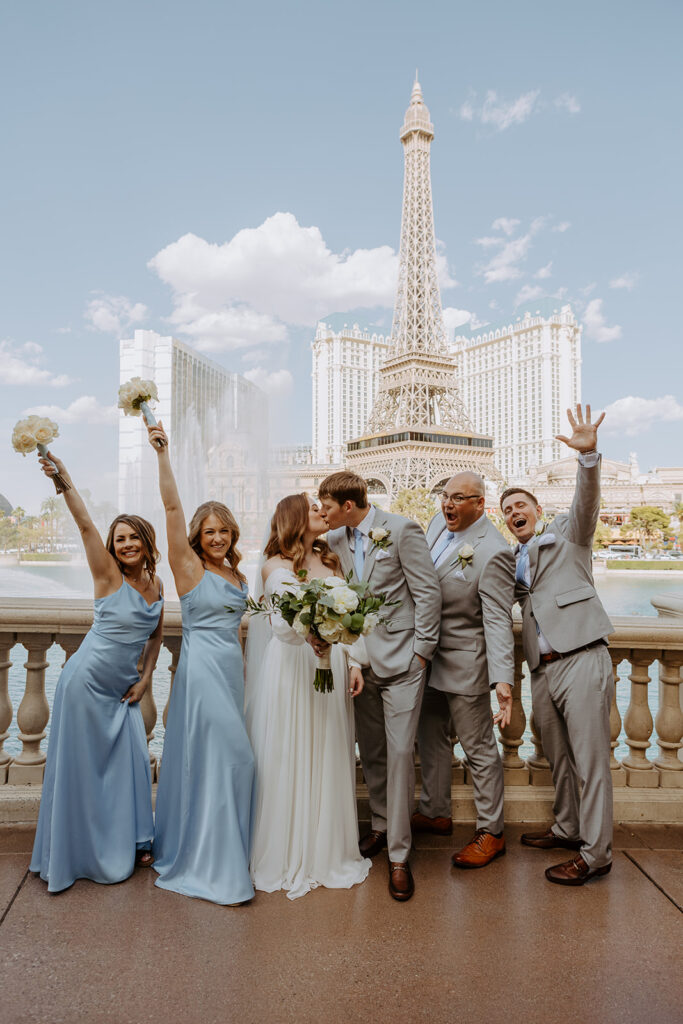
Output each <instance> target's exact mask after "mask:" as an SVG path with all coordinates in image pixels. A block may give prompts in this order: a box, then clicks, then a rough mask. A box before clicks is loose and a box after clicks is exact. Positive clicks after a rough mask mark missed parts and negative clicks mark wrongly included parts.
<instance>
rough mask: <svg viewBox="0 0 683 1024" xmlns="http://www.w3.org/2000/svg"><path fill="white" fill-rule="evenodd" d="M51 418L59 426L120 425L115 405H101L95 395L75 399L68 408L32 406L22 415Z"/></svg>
mask: <svg viewBox="0 0 683 1024" xmlns="http://www.w3.org/2000/svg"><path fill="white" fill-rule="evenodd" d="M31 414H35V415H36V416H49V417H50V419H53V420H56V421H57V423H58V425H59V426H60V427H61V426H67V425H69V424H73V423H93V424H101V425H109V424H111V423H118V420H119V410H118V408H117V407H116V406H115V405H100V403H99V402H98V401H97V399H96V398H95V397H94V396H93V395H81V397H80V398H76V399H74V401H73V402H71V404H70V405H67V406H66V408H65V407H63V406H61V405H32V406H30V408H28V409H24V412H23V414H22V415H24V416H30V415H31Z"/></svg>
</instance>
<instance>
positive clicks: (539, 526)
mask: <svg viewBox="0 0 683 1024" xmlns="http://www.w3.org/2000/svg"><path fill="white" fill-rule="evenodd" d="M547 525H548V524H547V523H546V521H545V519H538V520H537V521H536V525H535V526H534V536H535V537H540V536H541V534H543V533H545V530H546V527H547Z"/></svg>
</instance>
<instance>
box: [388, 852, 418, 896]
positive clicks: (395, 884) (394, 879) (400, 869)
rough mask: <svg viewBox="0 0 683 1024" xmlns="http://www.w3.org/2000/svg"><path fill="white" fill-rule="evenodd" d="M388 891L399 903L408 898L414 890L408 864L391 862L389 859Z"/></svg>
mask: <svg viewBox="0 0 683 1024" xmlns="http://www.w3.org/2000/svg"><path fill="white" fill-rule="evenodd" d="M389 892H390V893H391V895H392V896H393V897H394V899H395V900H398V901H399V902H400V903H404V902H405V901H406V900H409V899H410V897H411V896H412V895H413V893H414V892H415V882H414V881H413V876H412V873H411V871H410V864H409V863H408V861H405V862H404V863H403V864H392V863H391V861H389Z"/></svg>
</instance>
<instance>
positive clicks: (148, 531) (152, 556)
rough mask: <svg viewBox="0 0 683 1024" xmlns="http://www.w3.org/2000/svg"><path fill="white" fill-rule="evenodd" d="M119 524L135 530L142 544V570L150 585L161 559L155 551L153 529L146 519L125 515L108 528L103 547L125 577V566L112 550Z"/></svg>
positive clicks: (117, 518)
mask: <svg viewBox="0 0 683 1024" xmlns="http://www.w3.org/2000/svg"><path fill="white" fill-rule="evenodd" d="M119 523H126V524H127V525H128V526H130V528H131V529H132V530H135V532H136V533H137V535H138V537H139V538H140V540H141V542H142V570H143V572H146V573H147V576H148V578H149V581H150V583H151V582H152V580H153V579H154V577H155V575H156V564H157V562H158V561H159V559H160V558H161V555H160V554H159V552H158V550H157V540H156V534H155V532H154V527H153V526H152V524H151V523H148V522H147V520H146V519H143V518H142V516H133V515H127V514H126V513H123V514H122V515H120V516H117V517H116V519H115V520H114V521H113V523H112V524H111V526H110V527H109V533H108V534H107V541H106V544H105V547H106V549H107V551H108V552H109V554H110V555H111V556H112V557H113V559H114V561H115V562H116V564H117V565H118V567H119V569H120V570H121V574H122V575H123V576H125V575H126V573H125V566H124V565H123V564H122V563H121V562H120V561H119V560H118V558H117V557H116V551H115V549H114V534H115V533H116V527H117V526H118V525H119Z"/></svg>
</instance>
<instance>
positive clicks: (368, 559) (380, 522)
mask: <svg viewBox="0 0 683 1024" xmlns="http://www.w3.org/2000/svg"><path fill="white" fill-rule="evenodd" d="M386 524H387V520H386V517H385V516H384V514H383V512H382V511H381V509H379V508H377V506H376V505H375V518H374V519H373V522H372V526H371V527H370V532H371V533H372V531H373V530H374V529H376V528H377V527H378V526H379V527H384V526H386ZM389 540H390V541H391V537H390V538H389ZM380 550H381V548H379V547H378V546H377V544H373V542H372V537H368V551H367V554H366V556H365V562H364V564H363V579H364V580H369V579H370V573H371V572H372V570H373V569H374V567H375V561H376V559H377V552H378V551H380Z"/></svg>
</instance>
